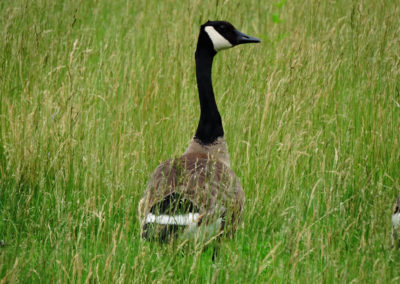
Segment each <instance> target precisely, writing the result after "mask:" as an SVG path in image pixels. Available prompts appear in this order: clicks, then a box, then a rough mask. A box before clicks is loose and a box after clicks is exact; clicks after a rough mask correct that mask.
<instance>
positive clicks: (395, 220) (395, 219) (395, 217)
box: [392, 212, 400, 229]
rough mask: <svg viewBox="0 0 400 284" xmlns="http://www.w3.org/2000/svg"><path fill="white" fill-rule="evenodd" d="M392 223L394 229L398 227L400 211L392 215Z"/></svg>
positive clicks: (399, 226)
mask: <svg viewBox="0 0 400 284" xmlns="http://www.w3.org/2000/svg"><path fill="white" fill-rule="evenodd" d="M392 225H393V228H395V229H398V228H400V213H399V212H397V213H395V214H393V215H392Z"/></svg>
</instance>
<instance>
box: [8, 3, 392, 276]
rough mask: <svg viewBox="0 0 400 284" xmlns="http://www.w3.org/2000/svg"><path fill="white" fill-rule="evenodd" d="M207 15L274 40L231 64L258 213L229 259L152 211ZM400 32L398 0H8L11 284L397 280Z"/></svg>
mask: <svg viewBox="0 0 400 284" xmlns="http://www.w3.org/2000/svg"><path fill="white" fill-rule="evenodd" d="M208 19H210V20H214V19H224V20H228V21H230V22H232V23H233V24H234V25H235V26H236V27H237V28H238V29H239V30H241V31H242V32H245V33H247V34H249V35H252V36H255V37H259V38H261V40H262V43H261V44H257V45H255V44H254V45H248V46H243V47H242V46H241V47H237V48H234V49H232V50H229V51H223V52H221V53H220V54H218V55H217V57H216V58H215V64H214V68H213V80H214V91H215V93H216V99H217V103H218V106H219V108H220V112H221V115H222V118H223V122H224V127H225V132H226V139H227V142H228V146H229V151H230V156H231V164H232V168H233V169H234V170H235V172H236V173H237V175H238V176H239V177H240V179H241V182H242V184H243V187H244V189H245V193H246V208H245V211H244V215H243V224H242V226H241V227H240V228H239V230H238V232H237V234H236V235H235V237H234V238H232V239H227V240H224V241H222V243H221V247H220V250H219V255H218V257H217V258H216V259H215V260H214V261H212V259H211V256H212V247H209V248H205V249H203V248H202V246H192V247H187V248H186V249H178V248H176V247H174V246H172V245H170V246H168V245H158V244H155V243H148V242H145V241H143V240H142V239H141V238H140V237H139V232H140V229H139V223H138V220H137V205H138V201H139V199H140V197H141V195H142V194H143V192H144V190H145V187H146V183H147V180H148V178H149V176H150V174H151V172H152V171H153V169H154V168H155V167H156V166H157V165H158V164H159V163H160V162H162V161H164V160H166V159H169V158H171V157H175V156H179V155H180V154H181V153H182V152H183V151H184V150H185V148H186V146H187V145H188V142H189V141H190V139H191V138H192V136H193V134H194V131H195V128H196V126H197V122H198V118H199V103H198V97H197V89H196V82H195V73H194V72H195V71H194V51H195V46H196V41H197V36H198V31H199V26H200V25H201V24H202V23H204V22H206V21H207V20H208ZM399 40H400V5H399V3H398V1H389V0H388V1H377V0H353V1H347V0H338V1H314V0H304V1H290V0H288V1H285V0H282V1H279V0H278V1H256V0H246V1H243V0H231V1H229V0H226V1H225V0H215V1H200V0H194V1H171V0H165V1H139V0H134V1H107V0H98V1H79V0H72V1H50V0H36V1H28V0H17V1H11V0H4V1H1V2H0V240H2V241H1V243H0V282H1V283H8V282H9V283H15V282H26V283H31V282H49V283H54V282H64V283H65V282H89V283H98V282H101V283H104V282H105V283H107V282H136V283H147V282H157V283H174V282H178V283H179V282H181V283H182V282H183V283H203V282H212V283H213V282H216V283H228V282H229V283H232V282H233V283H265V282H300V283H311V282H328V283H331V282H362V283H365V282H372V283H375V282H386V283H387V282H398V281H399V280H400V252H398V251H396V250H393V249H392V248H391V243H390V231H391V224H390V218H391V214H392V208H393V204H394V201H395V198H396V196H397V194H398V192H399V189H400V151H399V149H400V132H399V128H400V41H399Z"/></svg>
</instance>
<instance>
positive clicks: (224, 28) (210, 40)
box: [198, 21, 260, 53]
mask: <svg viewBox="0 0 400 284" xmlns="http://www.w3.org/2000/svg"><path fill="white" fill-rule="evenodd" d="M257 42H260V40H259V39H258V38H255V37H251V36H248V35H246V34H244V33H242V32H240V31H238V30H237V29H236V28H235V27H234V26H233V25H232V24H231V23H229V22H226V21H208V22H206V23H205V24H203V25H202V26H201V29H200V36H199V42H198V44H199V45H201V46H203V48H206V47H208V48H212V50H213V51H214V52H215V53H216V52H218V51H220V50H223V49H227V48H231V47H234V46H236V45H239V44H244V43H257Z"/></svg>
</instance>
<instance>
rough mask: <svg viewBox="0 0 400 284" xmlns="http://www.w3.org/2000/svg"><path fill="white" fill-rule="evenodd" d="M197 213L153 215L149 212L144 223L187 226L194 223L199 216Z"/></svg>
mask: <svg viewBox="0 0 400 284" xmlns="http://www.w3.org/2000/svg"><path fill="white" fill-rule="evenodd" d="M199 216H200V215H199V213H188V214H184V215H175V216H169V215H158V216H156V215H154V214H152V213H149V215H147V217H146V223H157V224H160V225H181V226H189V225H194V224H196V223H197V222H196V220H197V218H199Z"/></svg>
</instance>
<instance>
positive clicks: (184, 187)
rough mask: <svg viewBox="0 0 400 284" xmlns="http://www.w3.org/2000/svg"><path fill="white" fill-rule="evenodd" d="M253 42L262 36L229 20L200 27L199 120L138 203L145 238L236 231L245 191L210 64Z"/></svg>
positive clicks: (198, 55) (158, 170)
mask: <svg viewBox="0 0 400 284" xmlns="http://www.w3.org/2000/svg"><path fill="white" fill-rule="evenodd" d="M253 42H254V43H256V42H260V40H259V39H257V38H254V37H250V36H247V35H245V34H243V33H241V32H239V31H238V30H236V29H235V27H234V26H233V25H232V24H230V23H228V22H225V21H208V22H206V23H205V24H203V25H202V26H201V28H200V34H199V38H198V42H197V49H196V53H195V59H196V79H197V87H198V93H199V100H200V121H199V124H198V127H197V131H196V134H195V136H194V138H193V139H192V141H191V142H190V144H189V146H188V148H187V149H186V151H185V152H184V154H183V155H182V156H181V157H179V158H176V159H171V160H168V161H166V162H163V163H162V164H160V165H159V166H158V167H157V168H156V169H155V170H154V172H153V174H152V177H151V179H150V181H149V183H148V186H147V189H146V191H145V193H144V196H143V197H142V199H141V200H140V202H139V208H138V211H139V219H140V224H141V230H142V236H143V237H145V238H150V239H152V238H156V239H158V240H162V241H168V240H170V239H171V237H172V236H175V235H176V232H177V231H180V234H179V235H180V236H182V235H183V236H186V235H189V236H190V235H191V234H192V233H195V234H198V232H199V231H202V232H203V233H204V232H205V233H204V234H205V235H206V237H207V238H208V239H210V238H211V237H213V236H216V235H219V234H221V233H222V232H224V233H233V232H235V230H236V226H237V222H238V220H239V217H240V213H241V210H242V207H243V202H244V192H243V189H242V186H241V185H240V182H239V180H238V178H237V177H236V175H235V173H234V172H233V171H232V169H231V168H230V163H229V155H228V148H227V145H226V142H225V138H224V129H223V127H222V120H221V116H220V114H219V111H218V108H217V104H216V102H215V97H214V92H213V87H212V80H211V69H212V63H213V59H214V56H215V55H216V54H217V52H218V51H220V50H223V49H227V48H230V47H233V46H236V45H239V44H244V43H253ZM200 228H203V229H204V230H200Z"/></svg>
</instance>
